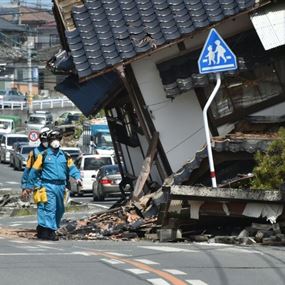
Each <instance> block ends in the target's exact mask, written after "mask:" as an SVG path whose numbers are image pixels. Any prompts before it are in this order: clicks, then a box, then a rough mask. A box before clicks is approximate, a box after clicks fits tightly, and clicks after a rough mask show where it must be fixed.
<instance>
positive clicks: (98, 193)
mask: <svg viewBox="0 0 285 285" xmlns="http://www.w3.org/2000/svg"><path fill="white" fill-rule="evenodd" d="M94 178H95V180H94V182H93V185H92V193H93V200H94V201H104V200H105V198H106V197H109V196H114V195H121V190H120V187H119V184H120V182H121V181H122V176H121V173H120V170H119V166H118V165H117V164H115V165H104V166H102V167H101V168H100V169H99V171H98V173H97V175H96V176H94ZM128 189H130V187H127V188H126V190H128Z"/></svg>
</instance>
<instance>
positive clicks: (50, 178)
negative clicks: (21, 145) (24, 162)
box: [28, 129, 81, 240]
mask: <svg viewBox="0 0 285 285" xmlns="http://www.w3.org/2000/svg"><path fill="white" fill-rule="evenodd" d="M47 139H48V145H49V147H48V148H47V150H45V151H43V152H42V153H40V154H39V155H38V158H37V159H36V161H35V163H34V164H33V167H32V168H31V170H30V173H29V181H28V186H29V187H32V188H33V189H34V191H38V192H36V193H40V194H39V195H38V197H39V201H38V225H39V227H38V228H37V235H38V238H40V239H48V240H57V237H56V234H55V231H56V230H57V229H58V228H59V226H60V221H61V218H62V216H63V214H64V193H65V186H66V182H67V180H68V179H69V177H72V178H74V179H75V180H76V181H77V183H81V179H80V172H79V170H78V169H77V168H76V166H75V165H74V164H73V161H72V158H71V157H70V156H69V155H68V154H67V153H65V152H63V151H62V150H61V149H60V140H61V139H62V133H61V131H60V130H56V129H55V130H52V131H50V132H49V133H48V137H47ZM34 194H35V192H34Z"/></svg>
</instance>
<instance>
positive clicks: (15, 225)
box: [10, 224, 22, 227]
mask: <svg viewBox="0 0 285 285" xmlns="http://www.w3.org/2000/svg"><path fill="white" fill-rule="evenodd" d="M21 225H22V224H12V225H10V227H18V226H21Z"/></svg>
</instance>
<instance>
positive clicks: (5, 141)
mask: <svg viewBox="0 0 285 285" xmlns="http://www.w3.org/2000/svg"><path fill="white" fill-rule="evenodd" d="M15 142H25V143H29V139H28V136H27V135H24V134H3V136H2V137H1V142H0V162H1V163H3V162H4V163H5V162H9V161H10V155H11V151H12V150H13V144H14V143H15Z"/></svg>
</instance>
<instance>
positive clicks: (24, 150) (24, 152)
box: [21, 146, 34, 154]
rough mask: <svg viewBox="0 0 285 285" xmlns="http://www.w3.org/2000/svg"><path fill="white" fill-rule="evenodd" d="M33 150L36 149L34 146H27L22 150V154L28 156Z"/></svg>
mask: <svg viewBox="0 0 285 285" xmlns="http://www.w3.org/2000/svg"><path fill="white" fill-rule="evenodd" d="M32 149H34V147H33V146H25V147H23V148H22V151H21V153H22V154H27V153H29V152H30V151H31V150H32Z"/></svg>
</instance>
